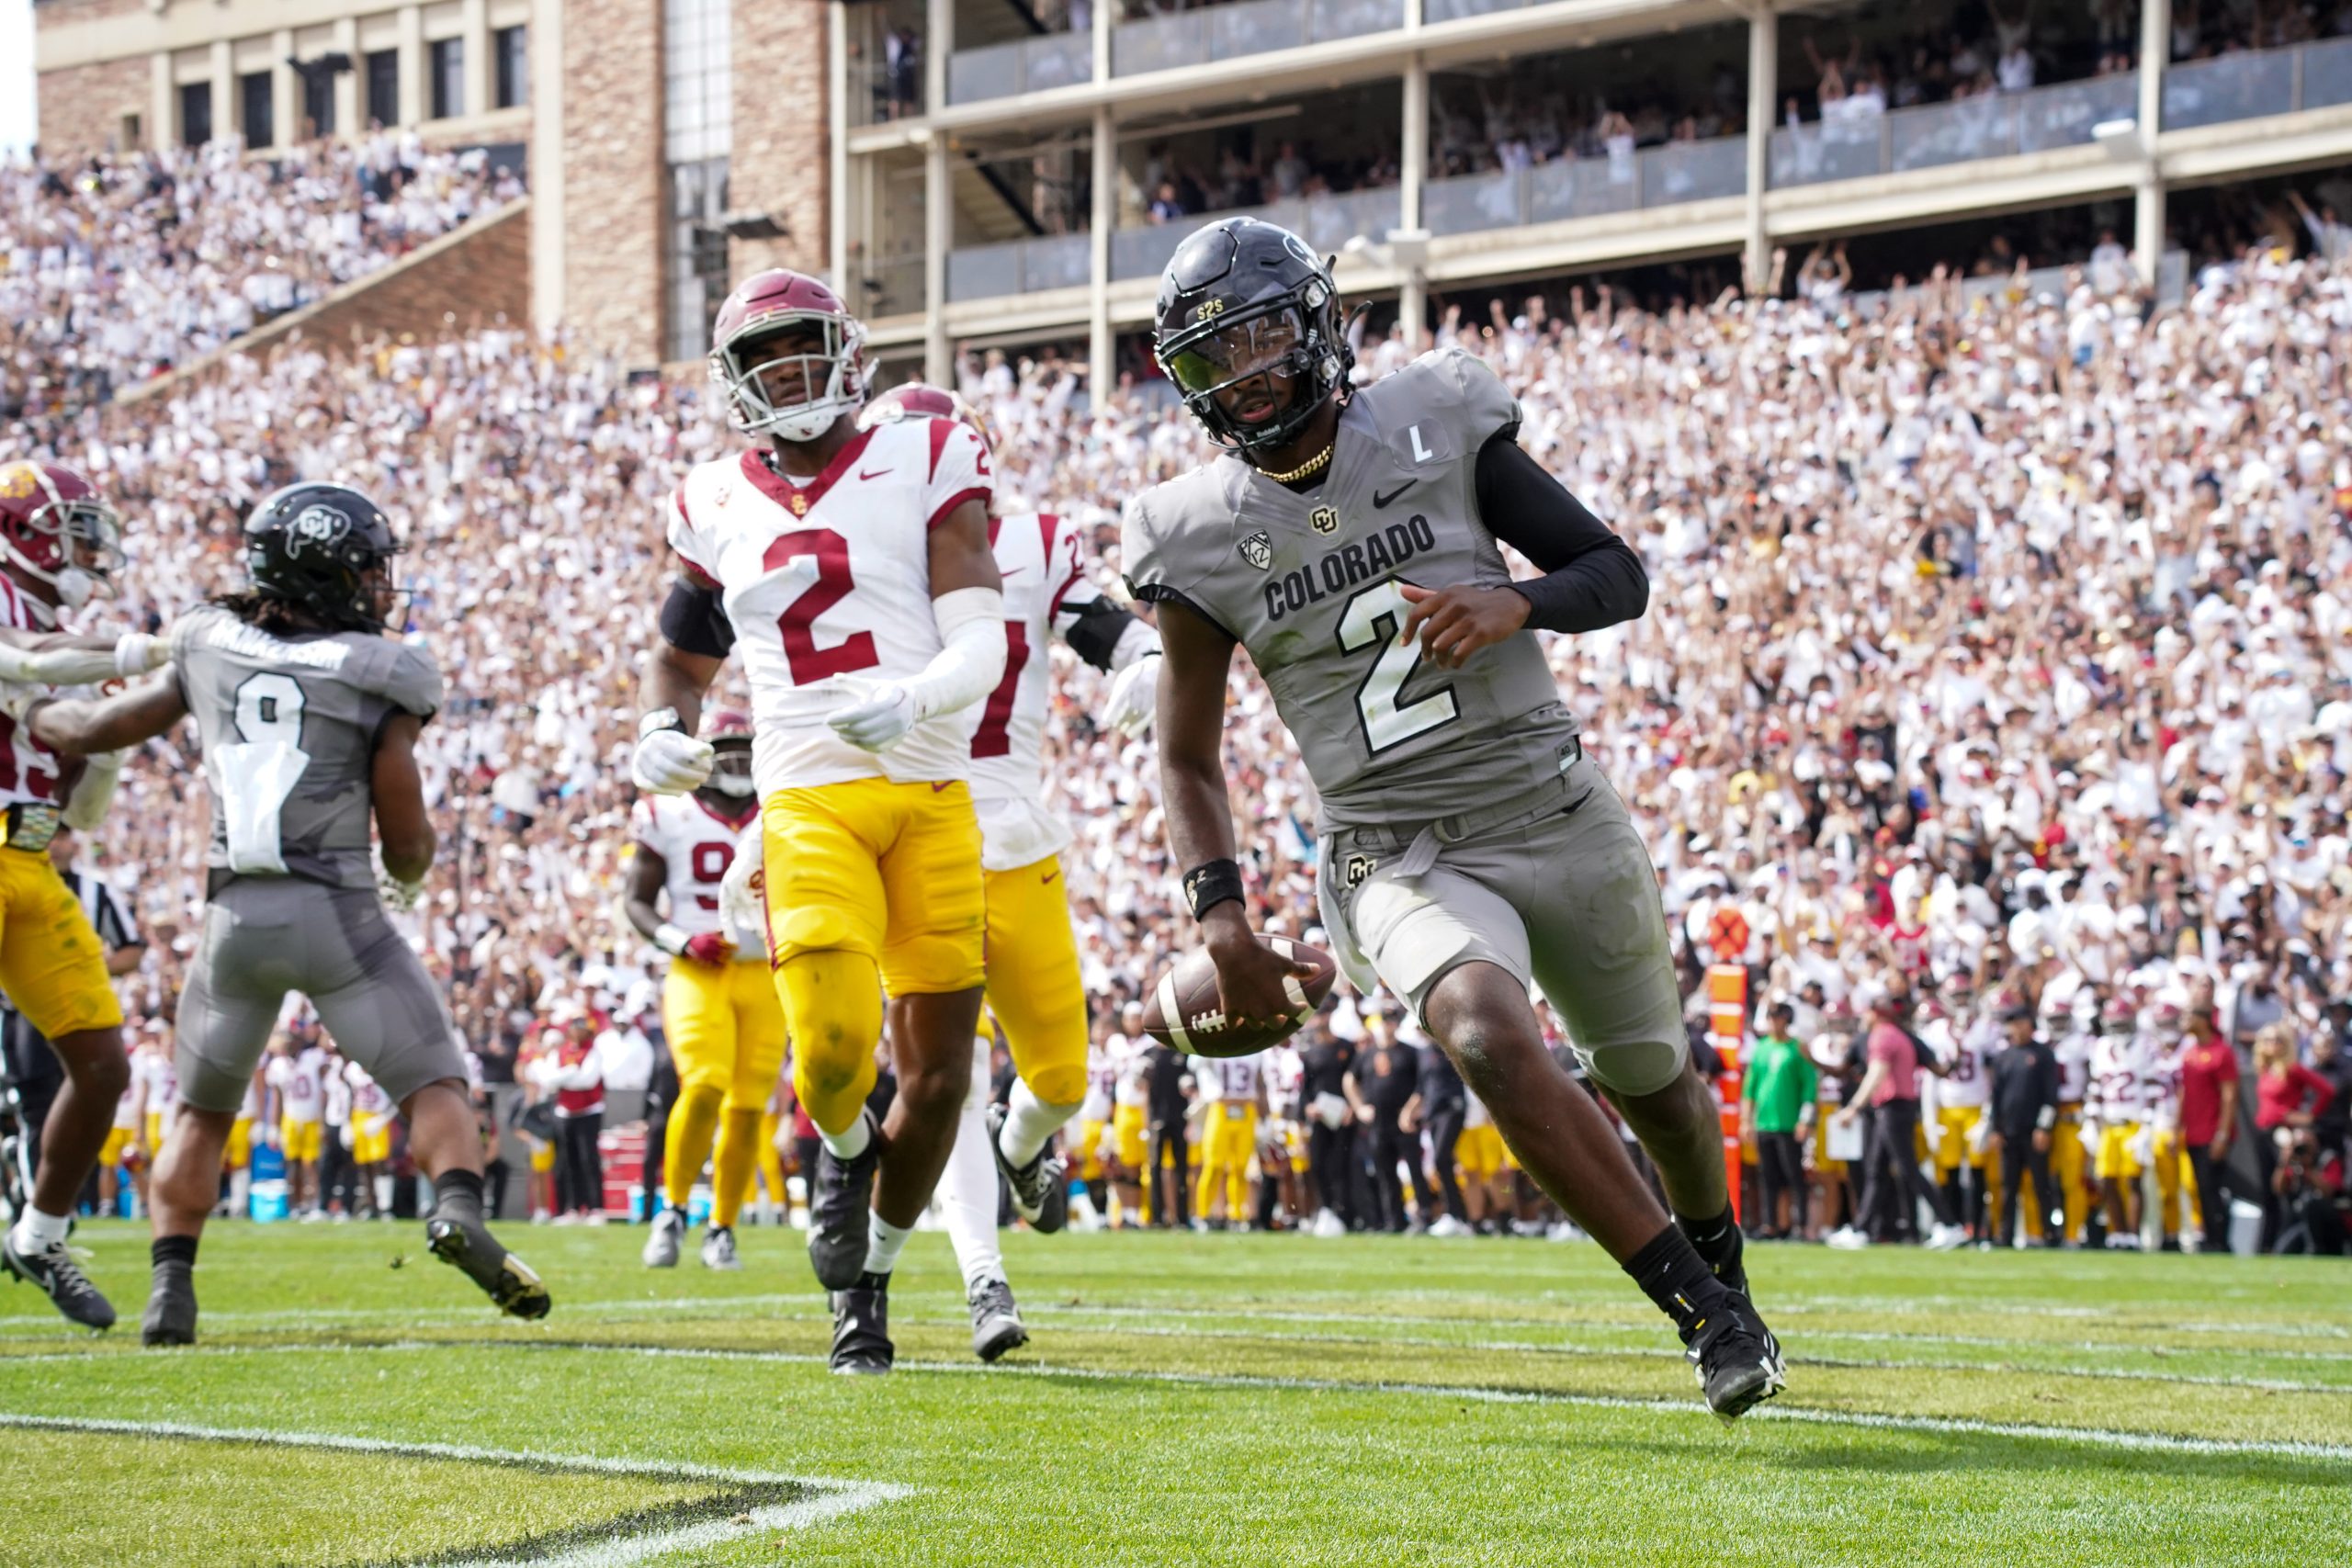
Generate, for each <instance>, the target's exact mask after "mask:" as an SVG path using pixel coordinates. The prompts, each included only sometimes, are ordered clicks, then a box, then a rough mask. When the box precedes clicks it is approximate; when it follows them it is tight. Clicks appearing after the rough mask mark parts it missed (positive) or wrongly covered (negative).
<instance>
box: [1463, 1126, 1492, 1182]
mask: <svg viewBox="0 0 2352 1568" xmlns="http://www.w3.org/2000/svg"><path fill="white" fill-rule="evenodd" d="M1453 1163H1454V1164H1455V1165H1456V1166H1458V1167H1460V1168H1461V1170H1462V1174H1463V1175H1464V1176H1466V1177H1468V1178H1469V1179H1471V1180H1473V1181H1492V1180H1493V1179H1495V1178H1496V1176H1497V1175H1498V1174H1499V1173H1500V1172H1501V1170H1502V1168H1503V1134H1502V1129H1501V1128H1499V1127H1498V1126H1496V1125H1495V1124H1494V1123H1493V1122H1481V1123H1479V1124H1478V1125H1477V1126H1476V1127H1464V1128H1463V1129H1462V1136H1461V1137H1460V1138H1459V1139H1457V1140H1456V1141H1455V1143H1454V1145H1453Z"/></svg>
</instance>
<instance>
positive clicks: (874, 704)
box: [825, 675, 922, 751]
mask: <svg viewBox="0 0 2352 1568" xmlns="http://www.w3.org/2000/svg"><path fill="white" fill-rule="evenodd" d="M841 682H842V689H843V690H844V691H846V692H848V693H849V694H850V695H851V696H852V697H854V699H855V700H854V701H853V702H850V703H847V704H845V705H842V706H841V707H837V708H835V709H834V710H833V711H832V712H831V713H829V714H827V715H826V716H825V722H826V723H827V724H829V725H831V727H832V729H833V733H834V734H836V735H838V736H840V737H841V738H842V739H844V740H846V741H848V742H849V743H850V744H851V745H853V746H854V747H856V748H857V749H858V750H861V751H888V750H889V749H890V748H891V747H893V746H896V745H897V744H898V743H899V741H901V740H904V739H906V738H907V731H909V730H910V729H912V728H914V727H915V725H916V723H917V722H918V721H919V720H920V718H921V717H922V716H921V715H920V714H918V713H917V712H916V711H915V699H914V696H913V694H911V693H910V692H909V691H908V690H907V689H906V687H904V686H902V685H900V684H899V682H896V681H875V680H869V679H866V678H865V677H862V676H857V675H844V676H842V677H841Z"/></svg>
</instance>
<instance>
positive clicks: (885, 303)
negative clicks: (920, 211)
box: [850, 251, 923, 316]
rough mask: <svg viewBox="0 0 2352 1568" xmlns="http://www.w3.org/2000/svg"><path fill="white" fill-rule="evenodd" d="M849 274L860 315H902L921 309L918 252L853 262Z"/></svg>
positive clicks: (920, 253)
mask: <svg viewBox="0 0 2352 1568" xmlns="http://www.w3.org/2000/svg"><path fill="white" fill-rule="evenodd" d="M850 276H851V277H852V278H853V279H854V282H855V285H856V289H855V292H856V297H857V306H856V310H857V313H858V314H859V315H861V316H904V315H910V314H913V313H915V312H917V311H920V310H922V309H923V298H922V252H921V251H907V252H902V253H900V254H898V255H889V256H872V257H868V258H866V259H865V260H863V261H853V262H851V263H850Z"/></svg>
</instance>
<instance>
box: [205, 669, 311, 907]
mask: <svg viewBox="0 0 2352 1568" xmlns="http://www.w3.org/2000/svg"><path fill="white" fill-rule="evenodd" d="M235 701H236V708H235V712H234V715H233V717H234V721H235V723H236V727H237V741H236V743H235V744H234V745H226V746H215V747H213V748H212V749H211V750H209V751H208V752H207V753H206V754H205V758H204V765H205V767H206V769H207V770H208V771H209V772H210V773H211V774H212V787H213V790H214V792H215V793H216V794H218V795H220V825H221V834H222V837H224V838H225V839H226V840H228V845H229V869H230V870H232V871H238V872H246V873H254V872H267V873H273V874H277V875H279V876H283V875H285V874H286V856H285V852H284V847H283V845H282V843H281V841H280V839H279V835H278V818H279V814H280V813H281V812H283V811H284V810H285V808H286V801H287V797H288V796H289V795H292V794H293V793H294V786H295V785H296V784H300V782H301V780H302V774H303V773H304V771H305V770H307V769H308V768H309V767H310V765H311V754H310V753H309V752H308V751H305V750H302V709H303V707H304V706H305V702H304V698H303V694H302V683H301V682H300V681H297V680H296V679H294V677H293V676H291V675H288V674H286V673H285V672H284V671H277V670H262V671H255V672H254V673H253V674H251V675H248V676H246V677H245V679H244V682H243V684H241V685H240V686H238V688H237V690H236V694H235Z"/></svg>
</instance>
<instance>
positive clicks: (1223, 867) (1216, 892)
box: [1184, 860, 1242, 920]
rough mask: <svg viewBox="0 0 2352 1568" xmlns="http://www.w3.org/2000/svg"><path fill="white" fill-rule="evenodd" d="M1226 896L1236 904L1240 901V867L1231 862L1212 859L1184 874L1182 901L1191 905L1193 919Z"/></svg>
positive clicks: (1206, 911) (1222, 901)
mask: <svg viewBox="0 0 2352 1568" xmlns="http://www.w3.org/2000/svg"><path fill="white" fill-rule="evenodd" d="M1228 898H1229V899H1231V900H1232V901H1233V902H1235V903H1237V904H1238V903H1240V902H1241V901H1242V890H1241V868H1240V867H1239V866H1238V865H1237V864H1235V863H1233V862H1231V861H1229V860H1213V861H1210V862H1208V863H1205V864H1203V865H1196V866H1194V867H1193V869H1192V870H1190V871H1188V872H1186V873H1185V874H1184V902H1185V903H1187V904H1190V905H1191V906H1192V907H1193V919H1196V920H1197V919H1200V918H1201V917H1202V916H1203V915H1205V914H1207V913H1208V912H1209V910H1210V909H1211V908H1215V907H1216V906H1217V905H1219V904H1222V903H1224V902H1225V901H1226V900H1227V899H1228Z"/></svg>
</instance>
